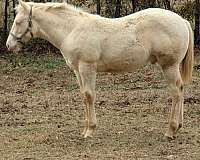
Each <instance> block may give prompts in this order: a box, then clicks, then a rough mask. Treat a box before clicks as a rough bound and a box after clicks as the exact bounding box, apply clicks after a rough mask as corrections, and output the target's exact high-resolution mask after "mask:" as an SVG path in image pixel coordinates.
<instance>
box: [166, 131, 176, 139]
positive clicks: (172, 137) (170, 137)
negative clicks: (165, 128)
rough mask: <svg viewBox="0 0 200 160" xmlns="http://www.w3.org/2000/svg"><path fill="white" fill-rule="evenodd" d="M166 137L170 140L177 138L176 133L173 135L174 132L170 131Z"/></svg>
mask: <svg viewBox="0 0 200 160" xmlns="http://www.w3.org/2000/svg"><path fill="white" fill-rule="evenodd" d="M165 137H166V138H167V139H168V140H173V139H175V135H173V134H170V133H168V132H167V133H165Z"/></svg>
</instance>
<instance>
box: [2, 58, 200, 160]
mask: <svg viewBox="0 0 200 160" xmlns="http://www.w3.org/2000/svg"><path fill="white" fill-rule="evenodd" d="M199 86H200V67H198V66H196V67H195V71H194V74H193V83H192V84H190V85H189V86H187V87H186V88H185V90H186V93H185V109H184V111H185V115H184V118H185V120H184V127H183V128H182V129H181V130H180V132H179V133H178V135H177V137H176V139H175V140H172V141H169V140H167V139H165V138H164V137H163V134H164V133H165V131H166V128H167V121H168V115H169V106H170V105H171V100H170V97H169V94H168V92H167V91H168V90H167V89H166V87H167V85H166V83H165V80H164V79H163V76H162V74H161V72H160V70H159V67H157V66H146V67H145V68H143V69H140V70H138V71H137V72H134V73H126V74H110V73H100V74H98V77H97V101H96V113H97V118H98V127H97V130H96V132H95V134H94V137H93V138H88V139H83V138H82V136H81V135H80V133H81V131H82V123H81V122H82V120H83V107H84V106H83V104H82V100H81V98H80V94H79V89H78V86H77V84H76V79H75V77H74V74H73V72H72V71H70V70H69V68H68V67H67V66H66V65H65V62H64V59H63V58H62V57H60V56H51V55H46V56H44V55H40V56H39V55H38V56H31V55H29V54H24V55H1V57H0V133H1V134H0V144H1V145H0V159H2V160H4V159H5V160H56V159H59V160H61V159H62V160H63V159H67V160H69V159H91V160H93V159H99V160H102V159H122V160H126V159H140V160H150V159H158V160H160V159H177V160H183V159H187V160H190V159H191V160H198V159H200V158H199V157H200V125H199V124H200V116H199V115H200V96H199V93H200V89H199Z"/></svg>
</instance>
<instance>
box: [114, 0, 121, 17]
mask: <svg viewBox="0 0 200 160" xmlns="http://www.w3.org/2000/svg"><path fill="white" fill-rule="evenodd" d="M120 10H121V0H116V7H115V18H119V17H120Z"/></svg>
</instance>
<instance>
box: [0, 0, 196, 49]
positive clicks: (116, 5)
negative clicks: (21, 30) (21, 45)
mask: <svg viewBox="0 0 200 160" xmlns="http://www.w3.org/2000/svg"><path fill="white" fill-rule="evenodd" d="M32 1H34V2H62V0H32ZM66 1H67V2H68V3H71V4H74V5H76V6H80V7H83V8H87V10H89V12H91V13H94V14H99V15H101V16H104V17H110V18H118V17H121V16H125V15H128V14H131V13H134V12H137V11H139V10H142V9H145V8H150V7H159V8H165V9H168V10H172V11H174V12H177V13H178V14H179V15H181V16H182V17H184V18H186V19H188V20H189V21H190V22H191V24H192V26H193V28H194V36H195V44H196V45H199V44H200V2H199V1H200V0H66ZM17 3H18V0H1V1H0V37H1V38H2V39H3V37H4V38H6V37H7V34H8V31H9V29H10V27H11V25H12V22H13V19H14V17H15V16H16V12H15V10H14V8H15V7H16V5H17ZM0 40H1V39H0Z"/></svg>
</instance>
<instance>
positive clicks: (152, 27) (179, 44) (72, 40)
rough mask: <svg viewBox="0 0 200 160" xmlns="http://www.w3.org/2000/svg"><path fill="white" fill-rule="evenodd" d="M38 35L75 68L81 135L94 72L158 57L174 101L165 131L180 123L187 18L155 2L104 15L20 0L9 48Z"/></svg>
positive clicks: (89, 125)
mask: <svg viewBox="0 0 200 160" xmlns="http://www.w3.org/2000/svg"><path fill="white" fill-rule="evenodd" d="M32 37H39V38H43V39H46V40H47V41H49V42H51V43H52V44H53V45H54V46H55V47H57V48H58V49H60V51H61V53H62V55H63V57H64V58H65V60H66V63H67V64H68V65H69V67H70V68H71V69H73V70H74V72H75V75H76V77H77V79H78V83H79V85H80V91H81V94H82V96H83V98H84V103H85V105H86V107H85V128H84V131H83V135H84V137H88V136H92V133H93V131H94V129H95V127H96V124H97V120H96V115H95V109H94V103H95V81H96V74H97V72H129V71H135V70H136V69H137V68H139V67H141V66H143V65H145V64H147V63H148V62H150V63H158V64H159V65H160V66H161V68H162V71H163V73H164V75H165V77H166V80H167V82H168V84H169V86H171V89H172V90H171V94H172V99H173V103H172V107H171V115H170V118H169V128H168V130H167V132H166V134H165V135H166V136H167V137H171V138H173V137H174V136H175V134H176V132H177V131H178V129H179V128H180V127H181V126H182V125H183V100H184V99H183V85H184V84H186V83H188V82H189V81H190V80H191V77H192V69H193V57H194V53H193V33H192V29H191V26H190V24H189V22H188V21H186V20H184V19H183V18H182V17H180V16H179V15H177V14H175V13H173V12H171V11H167V10H163V9H158V8H151V9H146V10H143V11H140V12H137V13H134V14H132V15H129V16H126V17H123V18H118V19H108V18H103V17H100V16H98V15H92V14H89V13H86V12H84V11H81V10H79V9H76V8H74V7H73V6H71V5H69V4H66V3H45V4H44V3H32V2H27V3H25V2H23V1H21V0H19V6H18V7H17V16H16V18H15V20H14V23H13V26H12V28H11V31H10V35H9V37H8V40H7V47H8V49H9V50H13V51H18V50H20V48H21V46H22V44H23V43H24V42H28V41H29V40H30V39H31V38H32Z"/></svg>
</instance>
